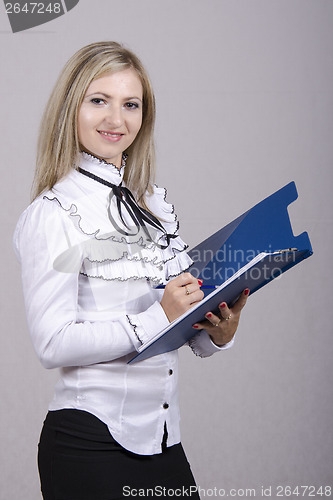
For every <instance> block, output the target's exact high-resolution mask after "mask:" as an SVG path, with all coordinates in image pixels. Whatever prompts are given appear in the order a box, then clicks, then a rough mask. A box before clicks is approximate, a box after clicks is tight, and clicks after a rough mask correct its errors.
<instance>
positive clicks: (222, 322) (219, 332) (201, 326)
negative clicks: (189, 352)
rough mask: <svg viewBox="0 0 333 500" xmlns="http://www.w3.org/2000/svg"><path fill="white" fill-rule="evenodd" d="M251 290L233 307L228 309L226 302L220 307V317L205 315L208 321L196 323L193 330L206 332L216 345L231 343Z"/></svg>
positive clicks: (243, 294)
mask: <svg viewBox="0 0 333 500" xmlns="http://www.w3.org/2000/svg"><path fill="white" fill-rule="evenodd" d="M249 293H250V291H249V289H248V288H246V289H245V290H244V291H243V293H242V294H241V295H240V297H239V298H238V299H237V301H236V302H235V304H234V305H233V306H232V307H230V308H229V307H228V306H227V304H226V303H225V302H222V303H221V304H220V305H219V310H220V315H219V316H217V315H216V314H213V313H212V312H207V313H206V314H205V318H206V321H203V322H202V323H196V324H195V325H193V328H195V329H196V330H206V331H207V332H208V334H209V335H210V337H211V339H212V341H213V342H214V344H216V345H218V346H222V345H224V344H227V343H228V342H230V341H231V340H232V339H233V337H234V335H235V333H236V330H237V327H238V323H239V318H240V313H241V311H242V309H243V307H244V306H245V304H246V301H247V298H248V296H249Z"/></svg>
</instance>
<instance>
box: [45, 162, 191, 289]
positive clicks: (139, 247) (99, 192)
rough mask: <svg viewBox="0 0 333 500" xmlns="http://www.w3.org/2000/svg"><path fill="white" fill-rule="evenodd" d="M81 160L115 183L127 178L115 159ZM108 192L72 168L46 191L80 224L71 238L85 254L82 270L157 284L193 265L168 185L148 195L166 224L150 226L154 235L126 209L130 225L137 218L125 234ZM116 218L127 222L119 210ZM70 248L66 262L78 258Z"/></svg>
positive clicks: (148, 201)
mask: <svg viewBox="0 0 333 500" xmlns="http://www.w3.org/2000/svg"><path fill="white" fill-rule="evenodd" d="M80 166H82V168H83V169H87V170H89V171H90V172H92V173H95V175H98V176H100V177H102V178H104V179H105V180H107V181H108V182H111V183H113V184H116V185H119V184H120V183H121V181H122V177H123V169H121V170H120V171H119V170H118V169H116V170H115V167H114V166H113V165H112V164H107V163H105V164H103V163H101V161H100V160H98V159H96V158H94V157H91V156H90V155H87V154H84V155H83V157H82V162H81V164H80ZM109 194H110V188H109V187H106V186H104V185H102V184H100V183H98V182H96V181H95V180H93V179H90V178H87V177H85V176H84V175H82V174H81V173H79V172H78V171H76V170H73V171H72V172H71V173H70V174H69V176H67V177H66V178H65V179H63V180H62V181H60V182H59V183H57V184H56V185H55V186H54V188H53V189H52V190H51V191H49V192H47V193H45V194H44V196H43V198H44V200H45V201H46V202H51V203H54V204H56V205H57V208H58V209H60V210H61V212H62V214H63V215H64V216H65V217H66V218H68V219H69V220H70V221H71V223H72V226H73V228H74V229H75V235H74V237H72V240H74V241H75V247H76V248H75V252H76V253H75V255H80V258H81V259H82V266H81V268H80V273H81V274H83V275H85V276H88V277H91V278H100V279H104V280H119V281H127V280H139V279H145V280H149V281H151V282H152V283H153V284H154V285H156V284H165V283H166V282H167V281H168V280H169V279H171V278H173V277H175V276H178V275H179V274H181V273H182V272H184V271H186V270H187V269H188V268H189V267H190V266H191V264H192V260H191V259H190V257H189V256H188V255H187V253H186V248H187V245H186V244H185V243H184V241H183V240H182V239H181V238H180V236H179V235H178V228H179V223H178V220H177V216H176V214H175V212H174V207H173V205H171V204H170V203H168V202H167V201H166V194H167V193H166V190H165V189H163V188H159V187H158V186H156V185H155V186H154V187H153V193H152V194H148V195H147V196H146V204H147V207H148V209H149V210H150V211H151V212H152V213H153V214H154V215H155V217H157V218H158V219H159V220H160V222H161V223H162V225H163V227H164V229H165V233H164V232H163V233H162V231H157V230H151V229H149V232H150V235H151V240H150V239H147V235H146V234H145V232H144V231H143V230H142V228H137V227H133V222H132V221H131V219H130V218H128V216H127V214H126V211H125V212H124V213H123V218H124V220H125V222H126V223H127V224H128V226H130V225H131V222H132V227H131V230H132V231H131V232H132V233H133V234H131V235H124V234H121V233H120V232H119V231H118V230H117V229H116V228H115V227H113V226H112V223H111V221H110V219H109V217H108V204H109ZM111 203H113V204H114V206H113V207H112V210H113V213H114V214H117V216H118V211H117V207H116V206H115V204H116V200H114V199H113V200H111ZM116 222H117V224H118V225H119V226H122V221H121V218H120V217H119V216H118V219H117V220H116ZM167 235H169V236H167ZM170 236H171V237H170ZM67 237H68V238H70V236H67ZM78 246H79V247H80V251H79V252H78V251H77V247H78ZM161 247H162V248H161ZM71 248H72V247H71V246H70V245H69V249H68V250H67V254H68V255H66V252H63V253H62V255H60V256H59V258H58V259H57V261H58V262H62V265H63V262H64V261H66V259H67V261H72V260H73V255H74V251H71Z"/></svg>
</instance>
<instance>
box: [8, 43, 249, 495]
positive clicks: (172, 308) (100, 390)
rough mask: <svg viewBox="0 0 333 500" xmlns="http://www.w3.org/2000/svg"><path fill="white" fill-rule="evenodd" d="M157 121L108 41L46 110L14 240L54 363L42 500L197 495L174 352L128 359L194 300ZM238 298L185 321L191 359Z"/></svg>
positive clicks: (137, 78)
mask: <svg viewBox="0 0 333 500" xmlns="http://www.w3.org/2000/svg"><path fill="white" fill-rule="evenodd" d="M154 120H155V105H154V95H153V91H152V88H151V84H150V81H149V78H148V76H147V74H146V72H145V70H144V68H143V66H142V64H141V62H140V61H139V60H138V58H137V57H136V56H135V55H134V54H133V53H132V52H130V51H129V50H127V49H125V48H123V47H122V46H121V45H119V44H118V43H115V42H99V43H94V44H91V45H88V46H86V47H84V48H83V49H81V50H80V51H78V52H77V53H76V54H75V55H74V56H73V57H72V58H71V59H70V60H69V62H68V63H67V65H66V66H65V68H64V70H63V72H62V73H61V75H60V77H59V80H58V82H57V83H56V86H55V89H54V91H53V93H52V95H51V97H50V100H49V102H48V105H47V107H46V111H45V113H44V117H43V120H42V127H41V132H40V139H39V146H38V157H37V171H36V178H35V198H34V201H33V202H32V204H31V205H30V206H29V207H28V208H27V210H26V211H25V212H24V213H23V214H22V216H21V218H20V220H19V222H18V225H17V228H16V232H15V237H14V241H15V248H16V251H17V254H18V256H19V258H20V261H21V264H22V279H23V289H24V296H25V304H26V312H27V319H28V324H29V329H30V332H31V337H32V340H33V344H34V347H35V350H36V352H37V355H38V356H39V358H40V360H41V362H42V364H43V366H44V367H46V368H60V373H61V377H60V380H59V382H58V383H57V385H56V388H55V395H54V398H53V401H52V402H51V404H50V407H49V412H48V415H47V417H46V420H45V422H44V426H43V430H42V433H41V438H40V443H39V454H38V465H39V472H40V479H41V488H42V493H43V497H44V499H47V500H50V499H62V500H64V499H68V500H75V499H78V500H85V499H91V500H103V499H108V500H110V499H113V498H123V496H129V495H128V494H127V493H128V492H131V491H132V494H133V496H134V493H133V491H134V490H135V489H136V491H137V490H138V489H141V490H143V491H146V489H147V488H153V492H154V493H155V494H156V496H160V495H159V494H158V493H159V492H158V490H157V488H165V489H166V490H164V492H165V491H168V490H170V491H171V490H173V492H174V491H175V490H176V489H180V488H183V490H184V489H186V490H187V491H188V492H190V494H191V496H192V497H196V498H198V494H197V492H196V488H195V482H194V479H193V476H192V473H191V470H190V467H189V464H188V462H187V460H186V457H185V455H184V452H183V449H182V447H181V444H180V433H179V408H178V402H177V376H178V367H177V351H173V352H170V353H166V354H163V355H159V356H155V357H152V358H150V359H147V360H145V361H142V362H139V363H135V364H131V365H128V364H127V361H128V360H129V359H130V358H131V357H133V353H134V352H135V351H136V350H137V349H138V347H139V346H141V345H144V344H145V343H146V342H147V341H149V339H150V338H152V336H154V335H155V334H156V333H157V332H159V331H160V330H161V329H162V328H164V327H165V326H167V325H168V324H169V322H170V321H173V320H174V319H176V318H177V317H178V316H179V315H181V314H183V313H184V312H185V311H187V310H188V309H189V308H190V307H192V306H193V305H194V304H196V303H197V302H198V301H200V300H201V299H202V297H203V293H202V291H201V290H200V286H201V285H202V282H199V281H198V280H196V279H195V278H194V277H193V276H192V275H191V274H190V273H189V272H188V271H187V270H188V268H189V267H190V265H191V260H190V259H189V257H188V256H187V254H186V251H185V250H186V245H185V244H184V243H183V241H182V240H181V239H180V237H179V236H178V232H177V231H178V222H177V218H176V216H175V214H174V211H173V207H172V206H171V205H169V204H168V203H167V202H166V201H165V191H164V190H163V189H160V188H158V187H157V186H154V185H153V184H152V181H153V177H154V169H155V158H154V142H153V128H154ZM125 186H126V187H125ZM158 284H165V285H166V286H165V289H164V290H160V289H156V285H158ZM247 295H248V290H245V291H244V293H243V294H242V296H241V297H240V298H239V299H238V301H237V302H236V304H235V305H234V306H233V307H232V308H231V309H229V308H228V306H227V305H226V304H225V303H223V304H221V306H220V316H216V315H214V314H212V313H211V312H209V311H208V312H207V315H206V318H207V320H206V321H205V322H203V323H200V324H196V325H194V328H196V329H197V330H198V333H197V334H196V335H195V336H194V337H193V339H192V341H191V342H190V346H191V348H192V349H193V351H194V353H195V354H196V355H199V356H202V357H204V356H210V355H211V354H213V353H214V352H217V351H220V350H223V349H226V348H228V347H229V346H230V345H231V344H232V341H233V340H232V339H233V336H234V334H235V331H236V328H237V325H238V321H239V315H240V312H241V309H242V307H243V306H244V304H245V302H246V298H247ZM131 489H132V490H131ZM173 494H175V493H172V492H171V493H170V496H172V495H173ZM150 496H152V495H150ZM164 496H165V495H164Z"/></svg>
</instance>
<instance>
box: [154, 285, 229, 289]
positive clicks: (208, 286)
mask: <svg viewBox="0 0 333 500" xmlns="http://www.w3.org/2000/svg"><path fill="white" fill-rule="evenodd" d="M218 286H219V285H216V286H215V285H201V287H200V289H205V288H217V287H218ZM154 288H165V285H157V286H154Z"/></svg>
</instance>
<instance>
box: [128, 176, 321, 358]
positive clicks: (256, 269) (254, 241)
mask: <svg viewBox="0 0 333 500" xmlns="http://www.w3.org/2000/svg"><path fill="white" fill-rule="evenodd" d="M297 197H298V194H297V190H296V185H295V183H294V182H290V183H289V184H287V185H286V186H284V187H283V188H282V189H280V190H278V191H276V192H275V193H274V194H272V195H271V196H269V197H268V198H265V199H264V200H263V201H261V202H260V203H258V204H257V205H255V206H254V207H253V208H251V209H250V210H248V211H247V212H245V213H244V214H243V215H241V216H240V217H238V218H237V219H235V220H234V221H232V222H230V224H228V225H227V226H225V227H223V228H222V229H220V230H219V231H217V232H216V233H214V234H213V235H212V236H210V237H209V238H207V239H206V240H204V241H203V242H201V243H199V245H197V246H196V247H194V248H193V249H191V250H190V251H189V252H188V254H189V255H190V257H191V258H192V260H193V265H192V266H191V268H190V272H191V273H192V274H193V275H194V276H195V277H197V278H199V279H202V280H203V282H204V285H205V287H206V288H205V290H207V289H208V290H209V292H208V293H207V294H206V296H205V297H204V299H203V300H202V301H201V302H200V303H199V304H197V305H196V306H194V307H193V308H192V309H190V310H189V311H188V312H187V313H185V314H183V315H182V316H180V317H179V318H178V319H177V320H175V321H173V322H172V323H170V325H169V326H168V327H167V328H165V329H164V330H162V331H161V332H160V333H159V334H158V335H157V336H156V337H155V338H154V339H152V340H151V341H150V342H149V343H147V344H145V345H144V346H142V349H141V350H140V351H139V352H138V354H136V355H135V356H134V357H133V358H132V359H131V360H130V361H129V363H132V362H137V361H141V360H143V359H146V358H149V357H151V356H155V355H157V354H162V353H164V352H169V351H172V350H174V349H178V348H179V347H181V346H182V345H184V344H185V343H186V342H187V341H188V340H190V338H191V337H193V336H194V335H196V333H197V332H196V331H195V330H194V329H193V328H192V325H193V324H194V323H197V322H200V321H202V320H203V319H204V315H205V313H206V312H207V311H217V310H218V305H219V304H220V303H221V302H222V301H224V302H227V303H228V304H229V305H230V304H232V303H233V302H234V301H235V300H236V299H237V298H238V296H239V295H240V293H241V292H242V291H243V290H244V289H245V288H249V289H250V294H252V293H254V292H256V291H257V290H259V289H260V288H261V287H263V286H264V285H266V284H267V283H269V282H270V281H272V280H273V279H275V278H277V277H279V276H281V274H282V273H284V272H285V271H287V270H288V269H290V268H291V267H293V266H295V265H296V264H298V263H299V262H301V261H302V260H304V259H306V258H307V257H309V256H310V255H312V253H313V252H312V247H311V243H310V240H309V236H308V234H307V233H306V232H303V233H301V234H300V235H299V236H294V234H293V231H292V227H291V222H290V218H289V214H288V206H289V205H290V203H292V202H293V201H295V200H296V199H297ZM210 287H211V288H210Z"/></svg>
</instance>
